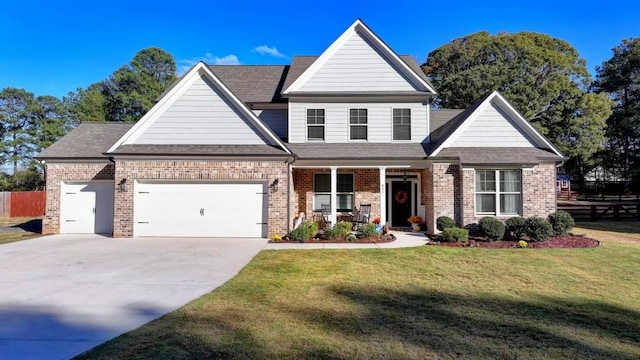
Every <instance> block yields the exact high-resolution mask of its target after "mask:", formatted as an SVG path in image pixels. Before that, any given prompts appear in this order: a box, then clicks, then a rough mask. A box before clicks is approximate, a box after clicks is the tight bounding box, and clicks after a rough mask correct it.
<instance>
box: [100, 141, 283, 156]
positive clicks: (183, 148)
mask: <svg viewBox="0 0 640 360" xmlns="http://www.w3.org/2000/svg"><path fill="white" fill-rule="evenodd" d="M113 154H114V155H149V154H151V155H158V156H162V155H196V156H198V155H201V156H209V155H215V156H251V157H260V156H278V155H284V156H290V155H289V154H287V153H286V152H285V151H284V150H282V149H281V148H278V147H275V146H270V145H155V144H140V145H122V146H120V147H118V148H117V149H116V150H115V151H114V152H113Z"/></svg>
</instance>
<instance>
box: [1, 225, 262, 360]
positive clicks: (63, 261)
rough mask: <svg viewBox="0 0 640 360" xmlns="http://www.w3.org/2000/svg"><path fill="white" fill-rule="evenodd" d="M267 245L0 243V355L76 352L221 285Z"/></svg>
mask: <svg viewBox="0 0 640 360" xmlns="http://www.w3.org/2000/svg"><path fill="white" fill-rule="evenodd" d="M266 244H267V240H266V239H265V240H262V239H184V238H179V239H177V238H144V239H138V238H134V239H112V238H109V237H103V236H98V235H73V236H70V235H55V236H46V237H42V238H38V239H33V240H26V241H21V242H16V243H11V244H5V245H0V354H1V355H0V358H2V359H68V358H70V357H73V356H74V355H77V354H79V353H82V352H84V351H86V350H88V349H91V348H92V347H94V346H96V345H98V344H100V343H102V342H104V341H106V340H108V339H111V338H113V337H115V336H117V335H119V334H121V333H123V332H126V331H129V330H132V329H135V328H137V327H139V326H140V325H142V324H144V323H146V322H149V321H150V320H152V319H155V318H157V317H159V316H161V315H163V314H165V313H167V312H169V311H172V310H174V309H177V308H179V307H181V306H182V305H184V304H185V303H187V302H189V301H191V300H193V299H196V298H198V297H200V296H202V295H204V294H206V293H208V292H210V291H211V290H213V289H214V288H216V287H218V286H220V285H222V284H224V283H225V282H226V281H227V280H229V279H231V278H232V277H233V276H235V275H236V274H237V273H238V272H239V271H240V270H241V269H242V268H243V267H244V266H245V265H246V264H247V263H248V262H249V261H250V260H251V259H252V258H253V257H254V256H255V255H256V254H257V253H258V252H260V250H262V249H263V248H264V247H265V245H266Z"/></svg>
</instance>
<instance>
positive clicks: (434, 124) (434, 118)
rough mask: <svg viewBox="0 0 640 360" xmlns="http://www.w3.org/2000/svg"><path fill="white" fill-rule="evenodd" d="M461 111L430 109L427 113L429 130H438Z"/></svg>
mask: <svg viewBox="0 0 640 360" xmlns="http://www.w3.org/2000/svg"><path fill="white" fill-rule="evenodd" d="M463 111H464V110H462V109H439V110H434V109H431V111H430V114H429V120H430V128H431V132H432V133H433V132H434V131H436V130H438V129H439V128H441V127H442V126H443V125H444V124H446V123H448V122H449V121H450V120H451V119H453V118H454V117H456V116H458V115H459V114H460V113H461V112H463Z"/></svg>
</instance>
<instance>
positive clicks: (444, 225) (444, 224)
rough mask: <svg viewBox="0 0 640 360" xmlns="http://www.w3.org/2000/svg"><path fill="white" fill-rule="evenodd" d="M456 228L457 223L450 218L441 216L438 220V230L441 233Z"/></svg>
mask: <svg viewBox="0 0 640 360" xmlns="http://www.w3.org/2000/svg"><path fill="white" fill-rule="evenodd" d="M452 227H456V222H455V221H454V220H453V219H452V218H450V217H448V216H440V217H438V218H437V219H436V228H437V229H438V230H440V231H444V229H448V228H452Z"/></svg>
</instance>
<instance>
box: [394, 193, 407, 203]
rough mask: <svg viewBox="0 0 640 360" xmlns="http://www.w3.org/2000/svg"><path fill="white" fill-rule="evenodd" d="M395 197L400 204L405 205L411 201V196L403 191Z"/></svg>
mask: <svg viewBox="0 0 640 360" xmlns="http://www.w3.org/2000/svg"><path fill="white" fill-rule="evenodd" d="M393 197H394V198H395V199H396V202H397V203H398V204H404V203H406V202H407V200H409V195H408V194H407V192H406V191H403V190H400V191H398V192H397V193H396V194H395V195H394V196H393Z"/></svg>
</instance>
